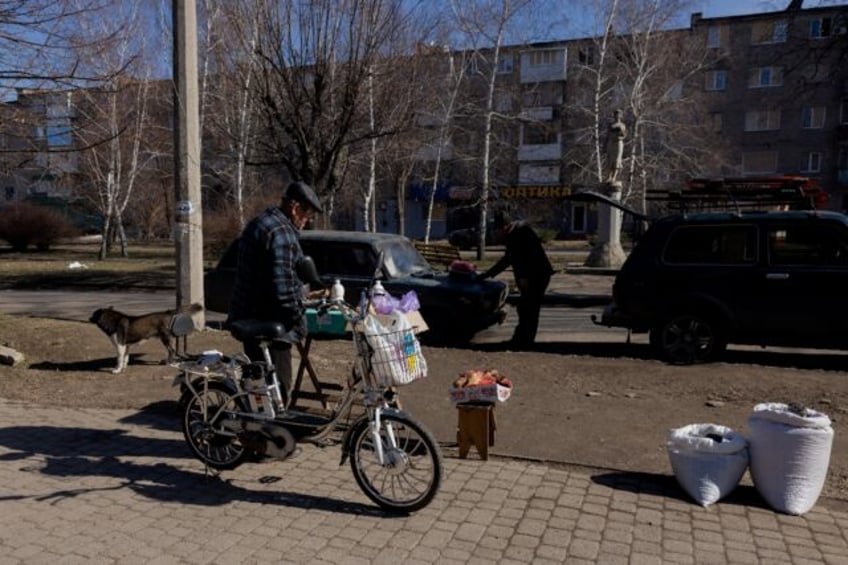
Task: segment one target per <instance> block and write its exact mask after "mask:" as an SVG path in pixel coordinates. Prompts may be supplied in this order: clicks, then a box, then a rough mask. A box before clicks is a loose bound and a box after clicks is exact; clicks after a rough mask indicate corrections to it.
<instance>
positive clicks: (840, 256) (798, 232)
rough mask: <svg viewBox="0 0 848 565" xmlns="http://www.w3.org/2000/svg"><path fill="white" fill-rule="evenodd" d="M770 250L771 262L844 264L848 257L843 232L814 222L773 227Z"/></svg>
mask: <svg viewBox="0 0 848 565" xmlns="http://www.w3.org/2000/svg"><path fill="white" fill-rule="evenodd" d="M768 253H769V263H770V264H772V265H844V264H845V263H846V258H848V253H847V252H846V241H845V238H844V237H843V236H841V234H839V233H836V232H834V230H831V229H828V228H827V227H825V226H822V225H811V224H803V225H796V226H792V225H789V226H786V227H780V228H773V229H770V230H769V232H768Z"/></svg>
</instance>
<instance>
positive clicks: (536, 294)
mask: <svg viewBox="0 0 848 565" xmlns="http://www.w3.org/2000/svg"><path fill="white" fill-rule="evenodd" d="M550 282H551V277H550V275H548V276H544V277H540V278H538V279H518V280H516V281H515V283H516V286H518V292H519V293H520V296H519V297H518V305H517V306H516V310H518V325H517V326H515V332H514V333H513V334H512V343H513V345H518V346H527V345H532V344H533V342H535V341H536V331H537V330H538V329H539V312H540V310H541V309H542V300H543V298H544V297H545V291H546V290H547V289H548V284H549V283H550Z"/></svg>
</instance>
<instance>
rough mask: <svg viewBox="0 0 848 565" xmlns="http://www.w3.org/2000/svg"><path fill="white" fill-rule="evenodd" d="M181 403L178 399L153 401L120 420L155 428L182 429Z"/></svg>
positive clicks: (124, 422) (123, 422)
mask: <svg viewBox="0 0 848 565" xmlns="http://www.w3.org/2000/svg"><path fill="white" fill-rule="evenodd" d="M180 415H181V413H180V404H179V402H177V401H176V400H159V401H157V402H151V403H150V404H148V405H147V406H145V407H143V408H141V409H140V410H139V411H138V412H134V413H132V414H130V415H129V416H125V417H123V418H121V419H120V420H118V421H119V422H121V423H122V424H131V425H133V426H144V427H147V428H151V429H154V430H166V431H180Z"/></svg>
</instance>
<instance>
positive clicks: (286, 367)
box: [244, 341, 293, 406]
mask: <svg viewBox="0 0 848 565" xmlns="http://www.w3.org/2000/svg"><path fill="white" fill-rule="evenodd" d="M291 349H292V346H291V344H290V343H286V342H284V341H275V342H273V343H272V344H271V347H270V348H269V350H268V352H269V353H270V354H271V362H272V363H274V368H275V369H276V370H277V379H278V380H279V381H280V394H281V395H282V397H283V403H284V404H285V405H286V406H288V405H289V402H290V401H291V392H292V385H293V383H292V354H291ZM244 353H245V355H247V356H248V357H249V358H250V360H251V361H263V360H264V358H263V357H262V350H261V349H259V344H257V343H245V344H244ZM269 384H270V383H269Z"/></svg>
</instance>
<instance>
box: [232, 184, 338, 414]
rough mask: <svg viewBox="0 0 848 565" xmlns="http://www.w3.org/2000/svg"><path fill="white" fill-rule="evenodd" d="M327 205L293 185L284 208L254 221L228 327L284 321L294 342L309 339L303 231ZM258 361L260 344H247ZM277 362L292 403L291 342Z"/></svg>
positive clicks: (275, 352)
mask: <svg viewBox="0 0 848 565" xmlns="http://www.w3.org/2000/svg"><path fill="white" fill-rule="evenodd" d="M322 211H323V210H322V208H321V201H320V200H319V199H318V196H317V195H316V194H315V191H314V190H312V188H311V187H310V186H309V185H307V184H306V183H303V182H292V183H291V184H289V185H288V186H287V187H286V189H285V191H284V192H283V197H282V201H281V202H280V205H279V206H272V207H270V208H268V209H267V210H265V211H264V212H263V213H262V214H260V215H259V216H257V217H256V218H254V219H253V220H251V221H250V222H249V223H248V224H247V225H246V226H245V228H244V230H243V231H242V234H241V238H240V239H239V248H238V265H237V267H236V280H235V285H234V287H233V294H232V297H231V298H230V307H229V314H228V316H227V324H229V323H231V322H235V321H237V320H269V321H274V322H281V323H282V324H283V325H284V326H285V328H286V330H287V331H288V333H289V336H290V337H291V338H292V341H293V342H296V341H297V340H300V339H302V338H304V337H305V336H306V319H305V317H304V313H305V308H304V306H303V282H302V281H301V280H300V278H299V277H298V275H297V271H296V265H297V263H298V261H300V260H301V259H302V258H303V250H302V249H301V248H300V230H302V229H303V228H304V226H306V224H307V222H309V220H311V219H312V218H313V217H315V214H317V213H320V212H322ZM244 352H245V353H246V354H247V356H248V357H250V359H251V360H253V361H258V360H261V359H262V353H261V351H260V349H259V347H258V344H257V343H245V344H244ZM271 357H272V360H273V361H274V365H275V366H276V368H277V376H278V378H279V379H280V384H281V385H282V387H283V388H284V389H285V390H283V391H281V393H282V395H283V399H284V402H285V403H286V404H288V402H289V400H290V398H291V387H292V361H291V343H284V342H281V341H279V340H278V341H275V342H274V343H273V345H272V347H271Z"/></svg>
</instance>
